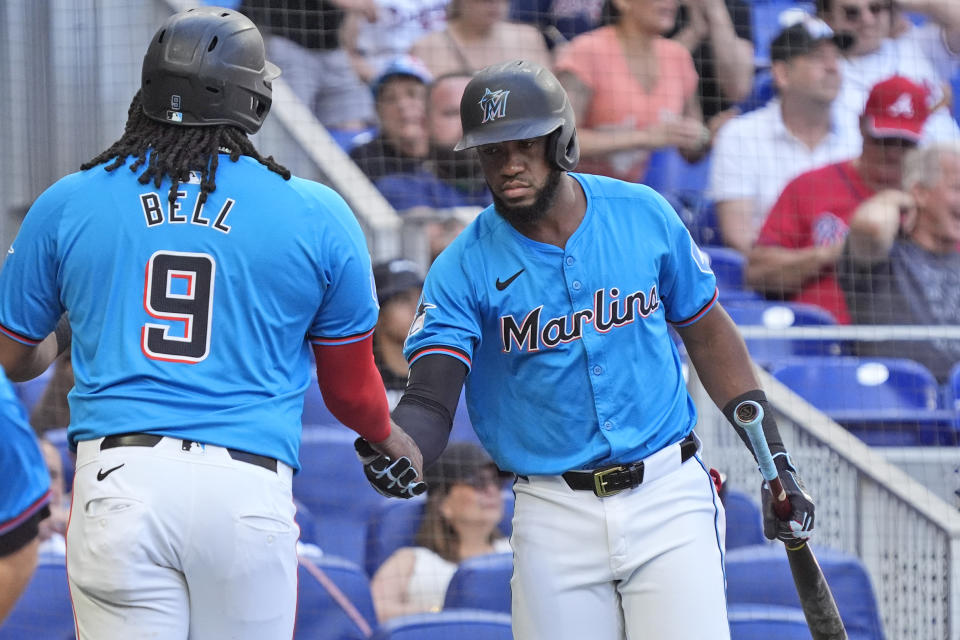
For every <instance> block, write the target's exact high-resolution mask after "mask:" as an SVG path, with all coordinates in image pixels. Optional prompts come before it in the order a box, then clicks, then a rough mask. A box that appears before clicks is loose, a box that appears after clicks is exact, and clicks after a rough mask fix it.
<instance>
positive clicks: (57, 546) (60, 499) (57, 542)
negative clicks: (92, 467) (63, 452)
mask: <svg viewBox="0 0 960 640" xmlns="http://www.w3.org/2000/svg"><path fill="white" fill-rule="evenodd" d="M40 451H41V452H42V453H43V460H44V462H46V464H47V472H48V473H49V474H50V517H49V518H46V519H45V520H43V521H41V522H40V529H39V532H38V537H39V539H40V547H39V549H38V552H39V553H52V554H56V555H58V556H64V557H66V555H67V541H66V540H65V539H64V536H65V535H66V533H67V521H68V520H69V516H70V502H69V500H68V498H67V492H66V483H65V481H64V477H63V458H62V457H61V456H60V450H59V449H57V447H56V446H55V445H54V444H53V443H52V442H50V441H49V440H46V439H42V440H40Z"/></svg>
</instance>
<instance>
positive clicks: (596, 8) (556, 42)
mask: <svg viewBox="0 0 960 640" xmlns="http://www.w3.org/2000/svg"><path fill="white" fill-rule="evenodd" d="M603 3H604V0H513V2H511V3H510V16H511V17H512V18H514V19H516V20H519V21H520V22H527V23H529V24H532V25H535V26H536V27H537V28H538V29H540V31H542V32H543V34H544V36H545V37H546V38H547V42H548V43H549V45H550V46H551V48H553V49H554V50H555V51H556V50H557V48H558V47H559V46H561V45H563V44H565V43H567V42H568V41H570V40H572V39H573V38H575V37H577V36H578V35H580V34H581V33H585V32H587V31H591V30H593V29H596V28H597V27H598V26H599V25H600V16H601V15H602V13H603Z"/></svg>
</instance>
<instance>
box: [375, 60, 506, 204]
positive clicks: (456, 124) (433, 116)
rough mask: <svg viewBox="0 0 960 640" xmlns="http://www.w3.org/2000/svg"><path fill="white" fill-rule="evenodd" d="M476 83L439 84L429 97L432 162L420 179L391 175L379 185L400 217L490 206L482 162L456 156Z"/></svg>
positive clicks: (454, 78) (451, 79) (447, 79)
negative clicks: (466, 92) (422, 210)
mask: <svg viewBox="0 0 960 640" xmlns="http://www.w3.org/2000/svg"><path fill="white" fill-rule="evenodd" d="M470 78H471V76H470V75H468V74H464V73H452V74H448V75H445V76H441V77H439V78H437V79H436V80H434V81H433V83H432V84H431V85H430V88H429V89H428V92H427V132H428V135H429V138H430V153H429V157H428V158H427V160H426V162H424V163H423V165H422V166H421V167H420V170H419V171H417V172H416V173H397V174H391V175H387V176H385V177H383V178H381V179H379V180H377V181H376V185H377V188H378V189H379V190H380V192H381V193H382V194H383V195H384V197H385V198H386V199H387V201H388V202H389V203H390V204H391V205H393V207H394V208H395V209H396V210H397V211H407V210H410V209H412V208H414V207H426V208H428V209H449V208H452V207H481V208H482V207H485V206H486V205H488V204H489V203H490V191H489V189H487V183H486V180H484V178H483V171H482V170H481V169H480V163H479V162H478V161H477V158H476V156H475V155H474V154H472V153H457V152H455V151H454V150H453V146H454V145H455V144H456V143H457V141H458V140H459V139H460V134H461V128H460V98H461V96H463V89H464V87H466V86H467V83H468V82H469V81H470Z"/></svg>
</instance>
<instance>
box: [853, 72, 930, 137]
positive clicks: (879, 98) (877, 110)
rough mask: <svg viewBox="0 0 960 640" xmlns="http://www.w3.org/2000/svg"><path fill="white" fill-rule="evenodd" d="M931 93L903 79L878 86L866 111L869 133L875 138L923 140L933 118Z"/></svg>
mask: <svg viewBox="0 0 960 640" xmlns="http://www.w3.org/2000/svg"><path fill="white" fill-rule="evenodd" d="M929 101H930V91H929V90H928V89H927V88H926V87H925V86H923V85H921V84H917V83H916V82H914V81H913V80H910V79H909V78H905V77H903V76H893V77H891V78H887V79H886V80H884V81H883V82H878V83H877V84H875V85H874V87H873V89H871V90H870V97H868V98H867V104H866V106H865V107H864V108H863V117H864V121H865V123H866V129H867V131H868V132H869V133H870V135H871V136H873V137H874V138H904V139H906V140H911V141H913V142H918V141H919V140H920V132H921V131H922V130H923V125H924V123H925V122H926V121H927V118H928V117H929V116H930V104H929Z"/></svg>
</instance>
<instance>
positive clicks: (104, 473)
mask: <svg viewBox="0 0 960 640" xmlns="http://www.w3.org/2000/svg"><path fill="white" fill-rule="evenodd" d="M123 464H127V463H126V462H124V463H123ZM123 464H118V465H117V466H115V467H114V468H113V469H107V470H106V471H104V470H103V469H100V471H97V480H103V479H104V478H106V477H107V476H108V475H110V474H111V473H113V472H114V471H116V470H117V469H119V468H120V467H122V466H123Z"/></svg>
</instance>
